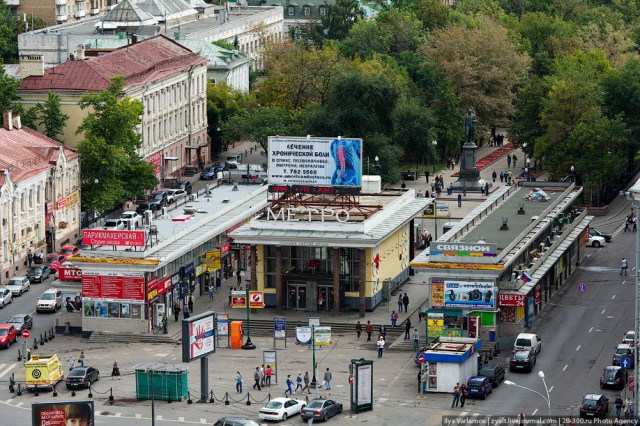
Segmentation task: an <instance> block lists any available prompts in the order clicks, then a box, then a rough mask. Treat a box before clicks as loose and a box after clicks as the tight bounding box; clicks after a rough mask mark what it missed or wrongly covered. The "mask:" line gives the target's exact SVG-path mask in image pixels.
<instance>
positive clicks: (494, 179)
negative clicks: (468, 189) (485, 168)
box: [491, 170, 498, 183]
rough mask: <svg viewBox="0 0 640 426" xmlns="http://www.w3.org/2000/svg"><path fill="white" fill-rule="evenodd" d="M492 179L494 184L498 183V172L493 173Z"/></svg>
mask: <svg viewBox="0 0 640 426" xmlns="http://www.w3.org/2000/svg"><path fill="white" fill-rule="evenodd" d="M491 177H492V178H493V183H495V182H496V178H497V177H498V174H497V173H496V171H495V170H494V171H493V173H491Z"/></svg>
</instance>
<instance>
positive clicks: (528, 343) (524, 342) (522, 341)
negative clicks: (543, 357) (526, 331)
mask: <svg viewBox="0 0 640 426" xmlns="http://www.w3.org/2000/svg"><path fill="white" fill-rule="evenodd" d="M516 346H531V339H518V340H516Z"/></svg>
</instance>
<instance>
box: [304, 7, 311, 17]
mask: <svg viewBox="0 0 640 426" xmlns="http://www.w3.org/2000/svg"><path fill="white" fill-rule="evenodd" d="M310 15H311V7H309V6H305V7H304V16H310Z"/></svg>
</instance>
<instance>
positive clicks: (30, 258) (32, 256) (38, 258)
mask: <svg viewBox="0 0 640 426" xmlns="http://www.w3.org/2000/svg"><path fill="white" fill-rule="evenodd" d="M43 261H44V252H42V251H41V252H40V253H34V252H33V251H32V250H31V249H29V252H28V253H27V263H28V264H29V268H31V264H32V263H34V262H35V263H42V262H43Z"/></svg>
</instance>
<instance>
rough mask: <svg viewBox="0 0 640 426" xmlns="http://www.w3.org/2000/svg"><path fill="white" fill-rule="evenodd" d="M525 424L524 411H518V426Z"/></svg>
mask: <svg viewBox="0 0 640 426" xmlns="http://www.w3.org/2000/svg"><path fill="white" fill-rule="evenodd" d="M525 423H526V419H525V417H524V410H520V414H518V426H524V424H525Z"/></svg>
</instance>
